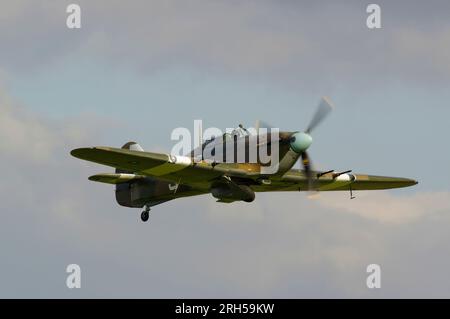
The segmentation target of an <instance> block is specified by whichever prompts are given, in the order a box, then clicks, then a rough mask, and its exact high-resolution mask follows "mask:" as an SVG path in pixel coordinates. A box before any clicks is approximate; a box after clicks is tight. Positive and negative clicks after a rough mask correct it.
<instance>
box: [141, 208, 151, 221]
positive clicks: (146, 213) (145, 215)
mask: <svg viewBox="0 0 450 319" xmlns="http://www.w3.org/2000/svg"><path fill="white" fill-rule="evenodd" d="M149 217H150V206H149V205H145V210H144V211H143V212H142V213H141V220H142V221H143V222H146V221H147V220H148V218H149Z"/></svg>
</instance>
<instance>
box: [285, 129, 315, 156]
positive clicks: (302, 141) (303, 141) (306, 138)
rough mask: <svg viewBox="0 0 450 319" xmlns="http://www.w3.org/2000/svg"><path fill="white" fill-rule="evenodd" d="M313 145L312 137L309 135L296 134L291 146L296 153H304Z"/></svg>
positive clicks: (292, 136) (292, 138)
mask: <svg viewBox="0 0 450 319" xmlns="http://www.w3.org/2000/svg"><path fill="white" fill-rule="evenodd" d="M311 144H312V137H311V135H309V134H308V133H304V132H296V133H294V134H292V135H291V139H290V145H291V148H292V149H293V150H294V152H296V153H299V154H300V153H303V152H304V151H306V150H307V149H308V148H309V147H310V146H311Z"/></svg>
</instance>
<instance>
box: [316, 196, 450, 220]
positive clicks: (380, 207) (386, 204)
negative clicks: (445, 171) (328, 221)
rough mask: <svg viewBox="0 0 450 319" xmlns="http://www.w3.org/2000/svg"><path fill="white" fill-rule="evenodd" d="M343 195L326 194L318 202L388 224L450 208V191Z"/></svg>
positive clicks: (449, 209) (416, 218) (417, 218)
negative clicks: (354, 196)
mask: <svg viewBox="0 0 450 319" xmlns="http://www.w3.org/2000/svg"><path fill="white" fill-rule="evenodd" d="M341 195H342V194H324V195H323V196H322V197H321V198H320V200H319V201H317V202H318V203H319V205H321V206H324V207H328V208H332V209H336V210H339V211H342V212H345V213H351V214H356V215H358V216H360V217H363V218H367V219H369V220H374V221H378V222H381V223H387V224H403V223H411V222H418V221H419V220H420V219H421V217H424V216H426V215H432V214H436V213H443V212H445V213H447V212H450V193H449V192H418V193H414V194H412V195H403V196H399V195H393V194H392V193H389V192H361V193H358V195H357V198H356V199H355V200H352V201H349V200H348V199H344V198H343V197H342V196H341Z"/></svg>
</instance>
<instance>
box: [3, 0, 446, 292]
mask: <svg viewBox="0 0 450 319" xmlns="http://www.w3.org/2000/svg"><path fill="white" fill-rule="evenodd" d="M70 3H77V4H79V5H80V7H81V28H80V29H68V28H67V26H66V18H67V16H68V14H67V13H66V7H67V6H68V5H69V4H70ZM370 3H371V2H366V1H317V2H314V3H312V2H309V1H308V2H307V1H274V0H262V1H256V0H253V1H252V0H249V1H234V0H231V1H219V0H215V1H200V0H192V1H168V0H165V1H156V0H152V1H138V0H132V1H127V2H124V1H114V0H110V1H103V0H95V1H81V0H78V1H65V0H59V1H54V0H37V1H31V0H19V1H14V2H13V1H5V0H1V10H0V45H1V50H0V154H1V156H0V163H1V165H2V167H3V172H2V178H1V179H0V212H1V214H2V215H3V216H2V222H1V223H0V252H1V255H2V257H1V259H0V297H3V298H16V297H19V298H51V297H59V298H77V297H86V298H119V297H124V298H133V297H134V298H241V297H242V298H313V297H322V298H358V297H363V298H382V297H387V298H399V297H407V298H408V297H425V298H431V297H437V298H449V297H450V277H449V276H448V269H449V267H450V255H449V254H448V251H449V249H448V246H449V244H450V233H449V232H448V229H449V227H450V191H449V187H450V173H449V170H448V163H449V162H450V151H449V149H448V147H447V145H448V142H447V139H448V136H449V133H450V128H449V125H448V124H449V120H448V119H449V118H450V105H449V101H450V91H449V90H448V87H449V85H450V42H449V41H448V39H449V38H450V20H449V19H448V13H449V11H450V3H449V2H448V1H428V2H426V3H425V2H423V1H406V0H401V1H395V2H393V1H377V2H375V3H377V4H379V5H380V7H381V21H382V28H381V29H368V28H367V26H366V19H367V16H368V13H366V7H367V5H368V4H370ZM323 95H327V96H329V97H330V98H331V100H332V101H333V102H334V104H335V106H336V108H335V110H334V112H333V114H332V115H331V116H330V117H329V118H327V120H326V122H324V123H323V124H322V125H321V126H320V127H319V128H318V129H317V130H316V131H315V132H314V136H313V137H314V143H313V145H312V146H311V149H310V155H311V157H312V160H313V161H314V164H315V166H317V167H318V168H320V169H324V170H330V169H335V170H347V169H352V170H353V171H354V172H357V173H369V174H378V175H389V176H402V177H409V178H414V179H417V180H418V181H419V184H418V185H417V186H415V187H412V188H407V189H401V190H392V191H376V192H358V193H356V196H357V198H356V199H354V200H351V201H350V200H349V196H348V194H347V193H340V192H337V193H323V194H321V195H320V197H319V198H315V199H309V198H308V197H307V196H306V195H305V194H303V193H289V194H288V193H273V194H257V196H256V200H255V201H254V202H253V203H250V204H249V203H233V204H230V205H224V204H219V203H216V202H215V200H214V198H213V197H212V196H211V195H203V196H199V197H194V198H186V199H180V200H175V201H171V202H168V203H165V204H162V205H159V206H156V207H154V208H153V209H152V211H151V215H150V220H149V222H148V223H142V222H141V221H140V218H139V215H140V210H139V209H129V208H124V207H120V206H119V205H117V204H116V203H115V199H114V189H113V187H112V186H109V185H103V184H99V183H92V182H89V181H88V180H87V177H88V176H90V175H92V174H95V173H101V172H110V171H111V169H110V168H108V167H102V166H100V165H96V164H93V163H88V162H83V161H79V160H77V159H75V158H73V157H71V156H70V155H69V152H70V150H72V149H74V148H77V147H86V146H95V145H107V146H114V147H120V146H121V145H123V144H124V143H126V142H127V141H130V140H135V141H137V142H139V144H140V145H141V146H142V147H143V148H144V149H146V150H149V151H155V152H169V151H170V149H171V148H172V146H173V145H174V143H175V142H174V141H171V140H170V134H171V132H172V130H173V129H174V128H176V127H187V128H191V129H193V121H194V120H195V119H202V120H203V125H204V128H205V127H209V126H213V127H218V128H221V129H222V130H225V128H228V127H235V126H237V125H238V124H240V123H242V124H244V125H245V126H249V127H250V126H253V125H254V123H255V121H256V120H257V119H262V120H265V121H268V122H270V123H271V124H273V125H275V126H278V127H280V128H282V129H286V130H302V129H304V128H305V127H306V126H307V124H308V121H309V119H310V118H311V116H312V114H313V112H314V110H315V108H316V106H317V104H318V102H319V99H320V97H321V96H323ZM374 263H375V264H378V265H380V267H381V280H382V286H381V288H380V289H368V288H367V286H366V278H367V276H368V273H367V272H366V267H367V265H369V264H374ZM69 264H78V265H79V266H80V267H81V273H82V277H81V278H82V279H81V282H82V284H81V285H82V286H81V288H80V289H68V288H67V286H66V278H67V275H68V274H67V273H66V267H67V265H69Z"/></svg>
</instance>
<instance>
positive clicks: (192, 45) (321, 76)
mask: <svg viewBox="0 0 450 319" xmlns="http://www.w3.org/2000/svg"><path fill="white" fill-rule="evenodd" d="M68 3H69V2H67V4H68ZM79 3H80V5H81V8H82V19H83V27H82V29H80V30H68V29H67V28H66V26H65V17H66V13H65V5H66V3H64V2H57V3H55V2H53V1H44V2H43V4H42V6H34V5H31V4H30V2H27V1H19V2H18V4H16V2H11V3H8V4H7V5H6V8H7V10H8V11H11V12H13V13H14V15H13V16H14V19H12V18H11V19H7V18H4V19H2V20H0V26H2V28H1V29H2V30H3V31H0V37H1V38H2V39H3V47H4V48H5V50H2V52H0V61H7V62H8V63H4V65H6V66H7V68H8V70H10V71H11V70H22V71H26V70H27V68H31V69H35V68H43V67H46V66H49V65H51V64H53V63H58V62H62V63H70V62H69V61H73V58H74V57H76V58H87V59H92V58H94V59H96V60H101V61H103V63H105V62H106V63H108V64H109V65H115V66H118V65H125V66H127V67H130V68H132V69H133V70H135V71H136V72H140V73H143V74H152V73H154V72H156V71H159V70H165V69H170V68H173V67H177V66H182V67H193V68H195V69H199V70H203V71H205V72H214V73H226V74H232V75H239V76H244V77H247V76H251V77H253V78H254V77H256V78H258V79H260V80H265V79H270V80H271V81H283V82H286V81H287V82H290V83H293V84H296V85H298V84H303V85H305V86H314V87H317V88H321V89H323V88H324V87H325V88H329V87H334V86H335V85H336V82H339V83H342V82H351V83H352V84H354V85H355V84H360V83H365V84H370V85H377V84H380V83H385V81H386V79H388V80H389V81H393V82H396V81H401V82H408V83H416V84H417V83H419V84H422V83H430V82H432V83H433V84H435V85H446V84H445V83H447V84H448V82H449V80H450V69H449V68H448V65H450V63H449V62H450V61H449V55H448V54H446V53H447V52H448V51H449V46H448V41H446V39H447V38H448V30H449V29H450V25H449V22H448V19H447V18H446V17H445V15H443V12H446V10H447V9H448V4H445V3H442V2H440V3H439V2H436V3H435V4H434V5H429V6H424V5H423V4H421V3H420V2H414V3H411V2H408V4H407V5H408V8H409V10H405V9H404V5H403V4H401V3H397V2H396V3H392V2H384V1H382V2H381V3H380V5H381V8H382V19H383V28H382V29H380V30H369V29H368V28H367V27H366V26H365V18H366V15H367V13H366V12H365V5H364V4H363V3H360V2H357V1H355V2H346V3H335V2H333V1H325V2H321V5H313V4H305V3H300V2H287V3H283V4H280V3H279V2H277V1H246V2H236V1H203V0H195V1H190V2H189V4H180V3H179V2H177V1H151V2H148V1H138V0H136V1H133V2H132V3H126V4H125V3H123V2H121V1H95V2H92V1H80V2H79ZM105 8H107V9H105ZM35 17H38V19H37V18H35ZM432 21H435V22H432ZM11 29H14V32H13V33H12V32H10V30H11ZM18 38H21V39H22V41H21V42H18V41H17V39H18ZM37 57H39V58H37Z"/></svg>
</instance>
